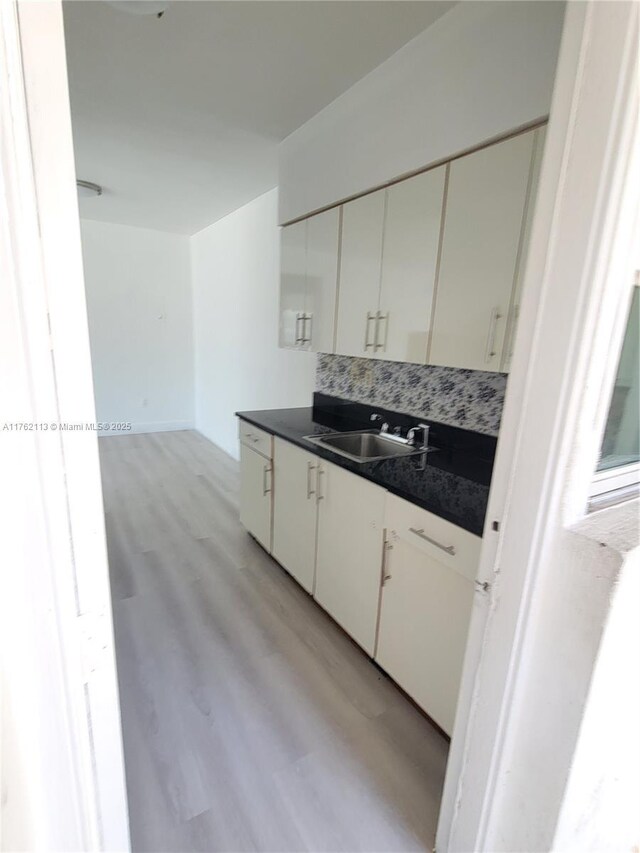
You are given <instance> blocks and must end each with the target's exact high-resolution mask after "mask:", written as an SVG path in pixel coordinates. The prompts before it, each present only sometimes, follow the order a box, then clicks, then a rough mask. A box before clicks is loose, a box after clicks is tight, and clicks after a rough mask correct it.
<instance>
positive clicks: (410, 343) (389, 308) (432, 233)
mask: <svg viewBox="0 0 640 853" xmlns="http://www.w3.org/2000/svg"><path fill="white" fill-rule="evenodd" d="M445 172H446V169H445V167H444V166H442V167H440V168H438V169H433V170H432V171H430V172H426V173H425V174H423V175H416V176H415V177H413V178H409V179H408V180H406V181H402V182H401V183H399V184H395V185H394V186H392V187H389V189H388V190H387V211H386V215H385V225H384V241H383V250H382V285H381V290H380V323H379V329H378V341H377V345H376V347H375V350H376V354H377V355H378V357H380V358H384V359H389V360H391V361H410V362H416V363H418V364H424V362H425V361H426V358H427V342H428V334H429V329H430V327H431V310H432V301H433V291H434V286H435V277H436V267H437V262H438V246H439V243H440V227H441V223H442V202H443V195H444V179H445Z"/></svg>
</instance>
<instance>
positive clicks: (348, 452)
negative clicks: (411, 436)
mask: <svg viewBox="0 0 640 853" xmlns="http://www.w3.org/2000/svg"><path fill="white" fill-rule="evenodd" d="M305 438H306V439H307V441H312V442H313V443H314V444H318V445H320V447H325V448H326V449H327V450H331V451H333V453H338V454H340V456H346V457H347V458H348V459H353V460H354V461H355V462H375V461H377V460H379V459H392V458H393V457H394V456H411V455H414V454H418V453H422V452H424V451H423V450H421V449H420V448H418V447H414V446H413V445H410V444H401V443H400V442H398V441H396V440H394V439H393V438H388V437H386V436H384V435H381V434H380V433H379V432H376V431H368V432H334V433H328V434H327V435H307V436H305Z"/></svg>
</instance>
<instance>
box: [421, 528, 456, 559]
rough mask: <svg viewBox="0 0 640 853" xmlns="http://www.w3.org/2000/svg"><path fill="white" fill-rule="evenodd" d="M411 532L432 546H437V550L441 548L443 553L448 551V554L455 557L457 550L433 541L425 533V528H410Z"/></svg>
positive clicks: (451, 546)
mask: <svg viewBox="0 0 640 853" xmlns="http://www.w3.org/2000/svg"><path fill="white" fill-rule="evenodd" d="M409 530H410V531H411V533H413V534H415V535H416V536H419V537H420V538H421V539H424V541H425V542H429V544H430V545H435V546H436V548H440V549H441V550H442V551H446V552H447V554H451V556H452V557H455V554H456V549H455V547H454V546H453V545H442V544H441V543H440V542H436V540H435V539H432V538H431V537H430V536H427V534H426V533H425V532H424V527H420V528H416V527H410V528H409Z"/></svg>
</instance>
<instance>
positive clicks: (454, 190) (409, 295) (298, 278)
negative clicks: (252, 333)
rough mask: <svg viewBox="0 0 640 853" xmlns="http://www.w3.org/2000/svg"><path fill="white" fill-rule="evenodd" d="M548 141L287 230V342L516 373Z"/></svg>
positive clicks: (508, 145) (494, 149)
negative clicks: (529, 258)
mask: <svg viewBox="0 0 640 853" xmlns="http://www.w3.org/2000/svg"><path fill="white" fill-rule="evenodd" d="M544 138H545V129H544V128H538V129H536V130H532V131H528V132H527V133H521V134H519V135H517V136H514V137H512V138H510V139H507V140H504V141H503V142H498V143H495V144H493V145H489V146H487V147H486V148H483V149H481V150H479V151H476V152H474V153H473V154H468V155H466V156H464V157H460V158H458V159H456V160H453V161H452V162H451V163H449V164H447V165H443V166H439V167H437V168H435V169H430V170H429V171H427V172H423V173H422V174H419V175H414V176H413V177H411V178H407V179H406V180H403V181H399V182H398V183H396V184H393V185H392V186H389V187H386V188H383V189H379V190H376V191H374V192H371V193H368V194H367V195H364V196H361V197H360V198H357V199H354V200H353V201H349V202H346V203H345V204H343V205H342V206H341V207H336V208H333V209H331V210H327V211H325V212H324V213H320V214H317V215H316V216H312V217H310V218H309V219H306V220H304V221H302V222H298V223H295V224H293V225H289V226H287V227H285V228H283V229H282V285H281V304H280V346H284V347H294V348H296V349H311V350H314V351H319V352H336V353H338V354H340V355H350V356H361V357H367V358H379V359H386V360H389V361H401V362H413V363H416V364H424V363H428V364H437V365H443V366H445V367H458V368H468V369H472V370H489V371H506V370H508V369H509V367H510V361H511V353H512V350H513V341H514V337H515V330H516V324H517V319H518V312H519V302H520V288H521V283H522V273H523V270H524V266H525V261H526V253H527V248H528V241H529V231H530V228H531V221H532V217H533V212H534V208H535V199H536V193H537V184H538V174H539V171H540V162H541V158H542V152H543V149H544ZM447 173H448V177H447ZM338 267H339V269H338Z"/></svg>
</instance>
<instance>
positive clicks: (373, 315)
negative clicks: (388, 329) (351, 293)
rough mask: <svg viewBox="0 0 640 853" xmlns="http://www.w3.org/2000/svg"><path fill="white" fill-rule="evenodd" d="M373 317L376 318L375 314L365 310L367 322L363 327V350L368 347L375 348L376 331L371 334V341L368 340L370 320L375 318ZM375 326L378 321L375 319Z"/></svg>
mask: <svg viewBox="0 0 640 853" xmlns="http://www.w3.org/2000/svg"><path fill="white" fill-rule="evenodd" d="M375 319H376V315H375V314H372V313H371V311H367V323H366V325H365V327H364V348H365V351H366V350H368V349H369V347H374V349H375V345H376V333H374V336H373V343H370V341H369V326H370V325H371V321H372V320H375ZM377 326H378V323H377V321H376V328H377Z"/></svg>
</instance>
